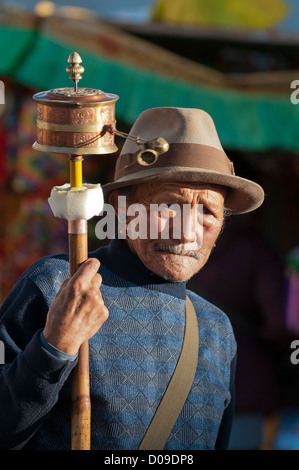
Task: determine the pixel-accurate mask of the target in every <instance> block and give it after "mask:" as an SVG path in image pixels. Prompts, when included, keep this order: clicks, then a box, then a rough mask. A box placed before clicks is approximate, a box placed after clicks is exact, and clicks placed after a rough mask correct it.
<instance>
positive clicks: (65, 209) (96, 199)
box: [48, 183, 104, 220]
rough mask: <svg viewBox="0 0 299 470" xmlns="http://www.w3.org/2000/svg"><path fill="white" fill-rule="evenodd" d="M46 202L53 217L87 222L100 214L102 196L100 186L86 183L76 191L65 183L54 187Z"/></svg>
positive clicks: (102, 202) (102, 204) (102, 205)
mask: <svg viewBox="0 0 299 470" xmlns="http://www.w3.org/2000/svg"><path fill="white" fill-rule="evenodd" d="M48 202H49V204H50V207H51V209H52V212H53V214H54V216H55V217H61V218H63V219H66V220H79V219H84V220H89V219H91V218H92V217H94V216H96V215H99V214H100V213H101V212H102V210H103V207H104V196H103V190H102V187H101V185H100V184H88V183H86V184H83V185H82V188H79V189H77V188H72V187H71V185H70V184H69V183H66V184H64V185H62V186H54V188H53V189H52V191H51V194H50V197H49V199H48Z"/></svg>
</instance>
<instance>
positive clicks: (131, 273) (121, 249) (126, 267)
mask: <svg viewBox="0 0 299 470" xmlns="http://www.w3.org/2000/svg"><path fill="white" fill-rule="evenodd" d="M93 255H94V256H96V257H97V258H98V259H99V260H100V261H101V263H102V264H103V265H104V266H106V268H108V269H109V270H110V271H112V272H113V273H114V274H117V275H118V276H120V277H123V278H124V279H126V280H127V281H130V282H133V283H134V284H137V285H138V286H143V287H146V288H148V289H151V290H157V291H159V292H164V293H166V294H170V295H172V296H174V297H177V298H180V299H185V298H186V284H187V281H183V282H171V281H167V280H166V279H163V278H162V277H160V276H158V275H156V274H155V273H153V272H152V271H150V270H149V269H148V268H147V267H146V266H144V264H143V263H142V261H141V260H140V259H139V258H138V256H137V255H135V254H134V253H133V252H132V251H131V250H130V248H129V247H128V245H127V244H126V243H125V240H122V239H118V238H113V239H112V240H111V241H110V243H109V245H107V246H105V247H101V248H99V249H98V250H97V251H96V252H95V253H93Z"/></svg>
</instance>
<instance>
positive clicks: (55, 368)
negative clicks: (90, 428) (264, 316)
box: [22, 330, 77, 381]
mask: <svg viewBox="0 0 299 470" xmlns="http://www.w3.org/2000/svg"><path fill="white" fill-rule="evenodd" d="M40 333H41V330H39V331H37V332H36V333H35V334H34V336H33V337H32V338H31V341H30V342H29V343H28V344H27V346H26V349H25V350H24V351H23V353H22V354H24V359H25V361H26V363H27V365H28V366H29V367H30V368H31V369H32V370H34V371H35V373H37V374H38V375H39V376H40V377H43V378H45V379H47V380H51V381H52V380H54V381H60V380H64V379H66V377H67V376H68V375H69V374H70V372H71V370H72V369H73V368H74V366H75V365H76V363H77V361H76V359H75V360H73V361H69V360H68V361H66V360H65V359H61V358H60V357H57V356H55V355H54V354H52V353H51V352H50V351H48V350H47V349H46V348H44V347H43V346H42V344H41V339H40Z"/></svg>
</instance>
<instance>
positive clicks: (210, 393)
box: [0, 240, 236, 450]
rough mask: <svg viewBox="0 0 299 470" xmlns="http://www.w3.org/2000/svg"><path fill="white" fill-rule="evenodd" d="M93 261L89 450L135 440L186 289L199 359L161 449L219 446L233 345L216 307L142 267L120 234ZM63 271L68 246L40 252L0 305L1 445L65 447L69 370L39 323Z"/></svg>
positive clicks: (169, 367)
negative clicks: (97, 279)
mask: <svg viewBox="0 0 299 470" xmlns="http://www.w3.org/2000/svg"><path fill="white" fill-rule="evenodd" d="M90 256H92V257H97V258H99V259H100V261H101V267H100V273H101V275H102V277H103V285H102V287H101V292H102V295H103V298H104V301H105V304H106V306H107V308H108V309H109V318H108V320H107V321H106V322H105V324H104V325H103V326H102V328H101V329H100V331H99V332H98V333H97V334H96V335H94V337H93V338H92V339H91V340H90V342H89V344H90V382H91V383H90V390H91V406H92V439H91V447H92V449H110V450H132V449H138V446H139V444H140V442H141V440H142V438H143V436H144V434H145V432H146V429H147V427H148V426H149V424H150V422H151V420H152V417H153V414H154V412H155V410H156V408H157V406H158V404H159V402H160V400H161V398H162V396H163V393H164V391H165V389H166V387H167V384H168V382H169V380H170V378H171V375H172V373H173V371H174V369H175V366H176V362H177V360H178V357H179V354H180V350H181V346H182V341H183V335H184V322H185V298H186V294H188V295H189V297H190V299H191V300H192V302H193V305H194V307H195V310H196V312H197V317H198V325H199V337H200V344H199V360H198V367H197V372H196V376H195V379H194V383H193V386H192V389H191V391H190V393H189V396H188V398H187V400H186V403H185V404H184V406H183V409H182V411H181V413H180V416H179V417H178V419H177V421H176V423H175V425H174V428H173V429H172V431H171V434H170V436H169V439H168V441H167V443H166V445H165V447H164V449H165V450H185V449H187V450H195V449H196V450H197V449H225V448H226V446H227V443H228V438H229V432H230V425H231V419H232V408H233V385H232V384H233V379H234V366H235V353H236V345H235V340H234V336H233V332H232V329H231V325H230V323H229V321H228V319H227V317H226V316H225V314H224V313H223V312H222V311H220V310H219V309H217V308H216V307H214V306H213V305H211V304H210V303H208V302H207V301H205V300H203V299H202V298H201V297H199V296H197V295H195V294H194V293H191V292H190V291H188V290H187V289H186V283H171V282H168V281H165V280H163V279H161V278H160V277H158V276H156V275H154V274H153V273H151V272H150V271H148V270H147V269H146V268H145V267H144V266H143V264H142V263H141V262H140V260H139V259H138V258H137V257H136V256H135V255H133V254H132V253H131V251H130V250H129V249H128V248H127V247H126V245H125V243H124V242H123V241H122V240H113V241H112V242H111V243H110V245H109V246H108V247H102V248H100V249H99V250H97V251H96V252H93V253H91V254H90ZM68 276H69V264H68V257H67V255H57V256H50V257H46V258H43V259H42V260H40V261H38V262H37V263H35V264H34V265H33V266H31V268H29V269H28V270H27V272H26V273H25V274H24V275H23V276H22V277H21V278H20V280H19V281H18V283H17V284H16V286H15V287H14V289H13V290H12V292H11V293H10V294H9V296H8V297H7V298H6V300H5V301H4V303H3V305H2V307H1V309H0V340H2V341H3V342H4V345H5V365H3V366H0V448H1V449H69V448H70V441H71V438H70V402H71V400H70V393H71V371H72V369H73V367H74V365H75V364H76V358H74V357H69V356H68V355H65V354H60V352H59V351H57V350H55V349H54V348H52V347H51V346H50V345H48V344H47V343H46V342H45V341H44V340H43V338H42V335H41V332H42V329H43V326H44V323H45V318H46V315H47V311H48V309H49V306H50V304H51V302H52V300H53V298H54V296H55V295H56V293H57V291H58V289H59V287H60V285H61V283H62V282H63V281H64V280H65V279H66V278H68Z"/></svg>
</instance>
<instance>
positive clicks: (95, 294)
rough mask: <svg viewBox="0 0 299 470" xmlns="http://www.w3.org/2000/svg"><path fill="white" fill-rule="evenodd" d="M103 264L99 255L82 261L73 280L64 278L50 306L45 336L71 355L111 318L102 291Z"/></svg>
mask: <svg viewBox="0 0 299 470" xmlns="http://www.w3.org/2000/svg"><path fill="white" fill-rule="evenodd" d="M99 266H100V262H99V261H98V260H97V259H95V258H90V259H88V260H86V261H85V262H84V263H82V264H81V265H80V267H79V268H78V270H77V272H76V273H75V274H74V275H73V276H72V277H71V279H69V280H67V281H64V283H63V284H62V286H61V288H60V290H59V292H58V293H57V295H56V297H55V299H54V301H53V303H52V305H51V307H50V309H49V312H48V316H47V321H46V325H45V328H44V332H43V334H44V337H45V339H46V340H47V341H48V342H49V343H51V344H52V345H53V346H55V347H56V348H58V349H60V350H61V351H64V352H66V353H68V354H76V353H77V352H78V350H79V347H80V346H81V344H82V343H84V342H85V341H86V340H89V339H90V338H91V337H92V336H93V335H94V334H95V333H96V332H97V331H98V330H99V328H100V327H101V326H102V324H103V323H104V322H105V321H106V320H107V318H108V315H109V312H108V309H107V307H106V306H105V305H104V302H103V299H102V295H101V292H100V286H101V283H102V277H101V275H100V274H98V269H99Z"/></svg>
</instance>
